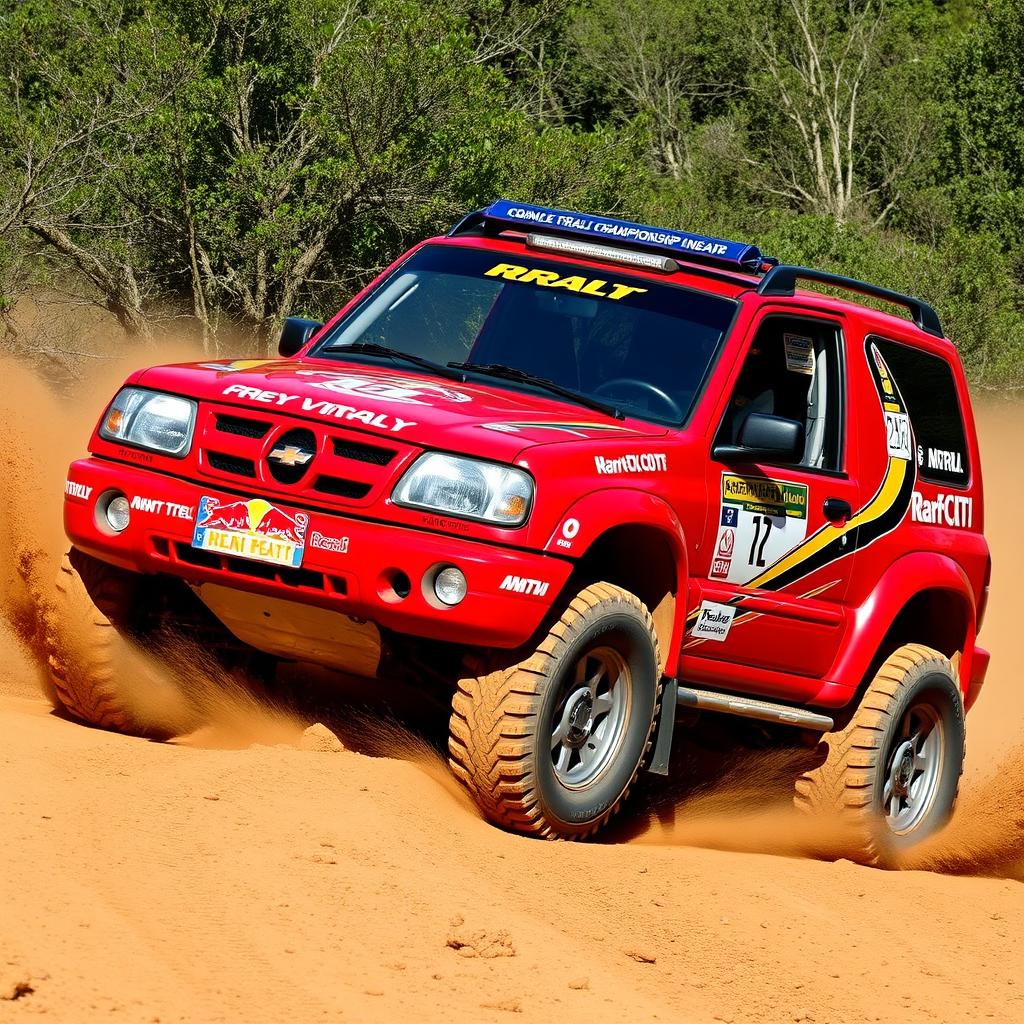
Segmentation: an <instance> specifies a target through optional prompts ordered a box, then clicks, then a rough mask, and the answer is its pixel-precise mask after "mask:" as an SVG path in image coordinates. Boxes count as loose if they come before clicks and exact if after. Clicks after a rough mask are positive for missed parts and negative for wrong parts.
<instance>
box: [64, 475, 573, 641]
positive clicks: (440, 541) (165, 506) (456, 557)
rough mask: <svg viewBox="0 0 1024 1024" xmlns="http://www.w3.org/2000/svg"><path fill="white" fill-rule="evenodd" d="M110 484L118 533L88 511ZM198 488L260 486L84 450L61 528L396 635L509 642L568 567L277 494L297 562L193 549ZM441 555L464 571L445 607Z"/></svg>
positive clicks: (139, 557) (161, 565) (100, 545)
mask: <svg viewBox="0 0 1024 1024" xmlns="http://www.w3.org/2000/svg"><path fill="white" fill-rule="evenodd" d="M112 491H116V492H120V493H122V494H124V495H125V496H126V497H127V498H128V500H129V502H130V503H131V518H130V522H129V524H128V526H127V528H126V529H125V530H124V531H123V532H122V533H118V534H115V533H113V532H112V531H111V530H110V529H109V528H108V527H106V525H105V522H104V521H103V518H102V513H101V512H100V511H99V509H98V506H101V505H102V503H103V502H104V501H105V496H109V493H110V492H112ZM203 497H212V498H214V499H216V500H217V501H218V502H220V503H221V504H225V505H226V504H229V503H236V502H239V501H244V500H246V499H249V498H257V497H259V495H258V494H247V495H239V494H237V493H231V492H227V491H222V490H219V489H218V488H216V487H210V486H208V485H205V484H195V483H193V482H191V481H187V480H180V479H178V478H176V477H170V476H166V475H164V474H162V473H155V472H153V471H151V470H147V469H142V468H139V467H137V466H127V465H123V464H121V463H116V462H111V461H107V460H105V459H99V458H89V459H82V460H79V461H78V462H74V463H72V464H71V466H70V468H69V469H68V483H67V485H66V487H65V500H64V528H65V531H66V532H67V535H68V537H69V539H70V540H71V543H72V544H74V546H75V547H77V548H79V549H81V550H82V551H85V552H87V553H88V554H91V555H93V556H95V557H96V558H99V559H101V560H103V561H106V562H110V563H113V564H115V565H119V566H121V567H123V568H125V569H130V570H133V571H135V572H140V573H166V574H169V575H172V576H177V577H180V578H182V579H184V580H187V581H188V582H190V583H194V584H203V583H217V584H220V585H222V586H227V587H232V588H234V589H236V590H241V591H247V592H249V593H255V594H264V595H267V596H270V597H277V598H285V599H287V600H290V601H296V602H300V603H304V604H309V605H315V606H317V607H321V608H328V609H331V610H334V611H337V612H340V613H342V614H344V615H348V616H353V617H356V618H361V619H367V620H369V621H371V622H373V623H376V624H377V625H378V626H380V627H382V628H385V629H390V630H394V631H396V632H398V633H405V634H409V635H412V636H420V637H428V638H432V639H436V640H446V641H450V642H453V643H460V644H473V645H482V646H489V647H501V648H511V647H517V646H519V645H520V644H522V643H524V642H525V641H526V640H527V639H529V638H530V637H531V636H532V635H533V633H534V632H535V631H536V630H537V628H538V627H539V626H540V623H541V621H542V619H543V618H544V615H545V613H546V612H547V610H548V608H549V607H550V605H551V603H552V601H554V600H555V598H556V597H557V595H558V593H559V592H560V591H561V589H562V587H563V586H564V585H565V583H566V581H567V580H568V578H569V575H570V573H571V572H572V564H571V563H570V562H568V561H566V560H564V559H561V558H555V557H552V556H550V555H545V554H539V553H535V552H530V551H520V550H517V549H509V548H504V547H499V546H496V545H492V544H486V543H481V542H479V541H474V540H466V539H464V538H460V537H454V536H450V535H448V534H438V533H431V532H428V531H425V530H416V529H410V528H409V527H406V526H393V525H389V524H386V523H380V522H371V521H366V520H361V519H355V518H352V517H350V516H346V515H340V514H336V513H333V512H323V511H318V510H314V509H295V508H293V507H290V506H286V505H284V504H278V503H276V502H275V503H273V504H274V505H275V507H276V508H278V509H280V510H281V511H283V512H284V513H286V514H287V515H290V516H293V517H294V515H295V513H296V512H299V511H305V512H307V513H308V515H309V523H308V526H307V529H306V535H305V548H304V551H303V555H302V561H301V565H300V567H298V568H288V567H282V566H278V565H272V564H268V563H266V562H258V561H251V560H248V559H243V558H238V557H233V556H232V555H230V554H226V553H216V552H213V551H205V550H199V549H196V548H193V547H192V538H193V532H194V530H195V520H196V514H197V510H198V508H199V504H200V499H201V498H203ZM440 565H444V566H448V565H454V566H457V567H458V568H459V569H461V570H462V572H463V573H464V575H465V577H466V581H467V584H468V592H467V594H466V597H465V599H464V600H463V601H462V602H461V603H459V604H458V605H456V606H454V607H448V606H446V605H443V604H441V603H440V602H439V601H438V600H437V599H436V597H434V596H433V593H432V588H431V586H430V582H429V581H430V580H431V579H432V574H433V573H434V572H435V571H436V569H437V567H438V566H440ZM399 574H402V575H399ZM402 576H404V577H406V578H407V579H408V581H409V583H410V584H411V585H410V587H409V590H408V594H407V595H406V596H402V595H401V593H400V592H401V591H403V590H404V589H405V587H404V586H398V587H397V588H396V586H395V581H396V579H397V580H402Z"/></svg>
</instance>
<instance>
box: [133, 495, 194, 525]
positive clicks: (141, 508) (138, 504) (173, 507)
mask: <svg viewBox="0 0 1024 1024" xmlns="http://www.w3.org/2000/svg"><path fill="white" fill-rule="evenodd" d="M131 507H132V508H133V509H135V510H136V511H137V512H150V513H152V514H153V515H155V516H170V518H171V519H189V520H190V519H192V517H193V512H192V507H191V506H190V505H179V504H177V502H174V501H162V500H161V499H159V498H144V497H143V496H142V495H141V494H136V495H135V497H134V498H132V500H131Z"/></svg>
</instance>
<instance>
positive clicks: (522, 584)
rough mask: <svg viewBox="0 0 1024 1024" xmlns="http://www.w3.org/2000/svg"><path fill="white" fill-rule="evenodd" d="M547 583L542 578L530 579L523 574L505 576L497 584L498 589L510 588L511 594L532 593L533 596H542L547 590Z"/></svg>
mask: <svg viewBox="0 0 1024 1024" xmlns="http://www.w3.org/2000/svg"><path fill="white" fill-rule="evenodd" d="M549 586H550V584H549V583H545V582H544V581H543V580H531V579H527V578H526V577H524V576H506V577H505V578H504V579H503V580H502V581H501V585H500V586H499V588H498V589H499V590H511V591H512V593H513V594H533V596H534V597H543V596H544V595H545V594H546V593H547V592H548V587H549Z"/></svg>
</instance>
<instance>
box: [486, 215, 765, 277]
mask: <svg viewBox="0 0 1024 1024" xmlns="http://www.w3.org/2000/svg"><path fill="white" fill-rule="evenodd" d="M485 215H487V216H492V217H498V218H500V219H502V220H510V221H518V222H519V223H523V224H537V225H540V226H541V227H544V226H545V225H547V226H551V227H558V228H562V229H564V230H567V231H572V232H575V233H578V234H583V235H590V236H591V237H593V238H596V239H598V240H603V239H606V238H613V239H625V240H627V241H633V242H649V243H653V244H655V245H659V246H667V247H668V248H671V249H674V250H676V251H677V252H681V253H690V252H697V253H704V254H705V255H708V256H718V257H721V258H725V259H731V260H735V261H736V262H738V263H743V262H745V261H746V260H747V259H751V258H755V259H759V258H760V253H759V252H758V250H757V249H755V248H754V247H753V246H750V245H746V244H745V243H743V242H730V241H727V240H726V239H724V238H707V237H705V236H704V235H693V234H688V233H683V232H674V231H669V230H666V229H665V228H658V227H652V226H650V225H648V224H634V223H633V222H632V221H628V220H613V219H611V218H610V217H595V216H593V215H591V214H584V213H573V212H571V211H569V210H554V209H549V208H547V207H543V206H529V205H527V204H525V203H522V204H520V203H511V202H509V201H508V200H506V199H499V200H498V201H497V202H495V203H492V204H491V205H490V206H489V207H488V208H487V210H486V211H485Z"/></svg>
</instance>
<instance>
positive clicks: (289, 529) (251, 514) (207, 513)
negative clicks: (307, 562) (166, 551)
mask: <svg viewBox="0 0 1024 1024" xmlns="http://www.w3.org/2000/svg"><path fill="white" fill-rule="evenodd" d="M308 525H309V516H308V515H306V513H305V512H296V513H295V514H294V515H291V514H289V513H288V512H285V511H284V509H280V508H278V507H277V506H276V505H272V504H271V503H270V502H269V501H264V500H263V499H262V498H251V499H249V500H248V501H245V500H243V501H231V502H221V501H219V500H218V499H217V498H211V497H208V496H206V495H204V496H203V497H202V498H201V499H200V500H199V513H198V515H197V516H196V526H195V532H194V533H193V535H192V547H194V548H201V549H202V550H203V551H214V552H216V553H217V554H223V555H233V556H235V557H236V558H249V559H252V560H253V561H255V562H269V563H271V564H272V565H287V566H290V567H291V568H293V569H297V568H298V567H299V566H300V565H301V564H302V552H303V550H304V549H305V547H306V527H307V526H308Z"/></svg>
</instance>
